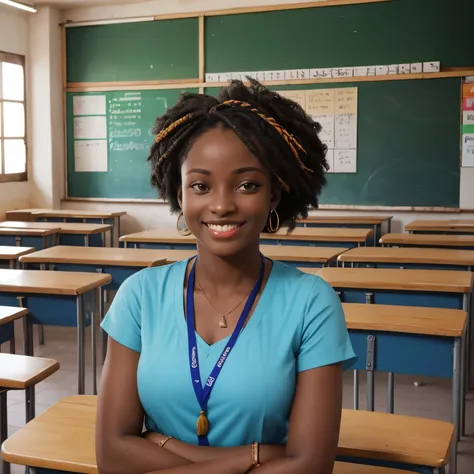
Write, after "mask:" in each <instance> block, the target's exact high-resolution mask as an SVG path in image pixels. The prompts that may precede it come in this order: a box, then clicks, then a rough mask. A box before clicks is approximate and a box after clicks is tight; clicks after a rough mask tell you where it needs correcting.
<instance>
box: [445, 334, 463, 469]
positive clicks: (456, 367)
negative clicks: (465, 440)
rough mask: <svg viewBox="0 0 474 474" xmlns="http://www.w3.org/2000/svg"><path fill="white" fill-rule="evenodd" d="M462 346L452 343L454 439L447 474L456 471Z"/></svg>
mask: <svg viewBox="0 0 474 474" xmlns="http://www.w3.org/2000/svg"><path fill="white" fill-rule="evenodd" d="M461 347H462V344H461V340H460V339H456V340H455V342H454V363H453V415H452V416H453V424H454V439H453V445H452V447H451V459H450V461H449V473H450V474H456V469H457V455H458V453H457V451H458V440H459V434H460V433H459V432H460V419H461V410H460V408H461V405H462V400H461V397H464V394H463V393H462V383H461V380H462V360H461V358H462V350H461Z"/></svg>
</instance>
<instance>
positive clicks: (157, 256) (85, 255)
mask: <svg viewBox="0 0 474 474" xmlns="http://www.w3.org/2000/svg"><path fill="white" fill-rule="evenodd" d="M20 261H21V262H22V263H52V264H61V263H64V264H76V265H93V266H94V267H97V266H100V267H103V266H119V267H140V268H146V267H156V266H159V265H163V264H164V263H165V262H166V258H164V257H162V251H160V250H147V249H128V248H127V249H125V248H124V249H120V248H110V247H106V248H99V247H76V246H67V245H64V246H63V245H58V246H56V247H52V248H49V249H45V250H40V251H39V252H33V253H31V254H29V255H25V256H24V258H23V259H20Z"/></svg>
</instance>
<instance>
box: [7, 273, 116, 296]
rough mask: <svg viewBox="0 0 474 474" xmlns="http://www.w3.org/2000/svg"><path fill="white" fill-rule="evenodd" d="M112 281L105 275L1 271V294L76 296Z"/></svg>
mask: <svg viewBox="0 0 474 474" xmlns="http://www.w3.org/2000/svg"><path fill="white" fill-rule="evenodd" d="M111 281H112V277H111V276H110V275H107V274H105V273H86V272H56V271H54V272H53V271H47V270H43V271H41V270H0V292H15V293H36V294H38V293H40V294H48V295H67V296H74V295H82V294H84V293H87V292H88V291H89V290H93V289H94V288H98V287H100V286H103V285H106V284H107V283H110V282H111Z"/></svg>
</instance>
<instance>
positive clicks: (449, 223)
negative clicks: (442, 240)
mask: <svg viewBox="0 0 474 474" xmlns="http://www.w3.org/2000/svg"><path fill="white" fill-rule="evenodd" d="M405 230H425V231H432V232H474V219H470V220H469V219H444V220H437V221H436V220H417V221H412V222H410V223H409V224H407V225H406V226H405Z"/></svg>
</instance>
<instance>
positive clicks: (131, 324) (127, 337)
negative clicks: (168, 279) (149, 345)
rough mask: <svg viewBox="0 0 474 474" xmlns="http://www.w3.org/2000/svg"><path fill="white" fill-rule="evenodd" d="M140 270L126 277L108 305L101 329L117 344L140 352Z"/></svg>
mask: <svg viewBox="0 0 474 474" xmlns="http://www.w3.org/2000/svg"><path fill="white" fill-rule="evenodd" d="M141 276H142V275H141V272H138V273H135V274H134V275H132V276H131V277H129V278H127V280H125V281H124V282H123V283H122V285H121V286H120V288H119V290H118V291H117V293H116V295H115V298H114V300H113V302H112V304H111V305H110V308H109V311H108V312H107V314H106V316H105V318H104V320H103V321H102V324H101V327H102V329H103V330H104V331H105V332H106V333H107V334H108V335H109V336H110V337H111V338H112V339H114V340H115V341H117V342H118V343H119V344H122V345H123V346H125V347H128V348H129V349H132V350H134V351H136V352H141V349H142V338H141V293H142V288H141Z"/></svg>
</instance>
